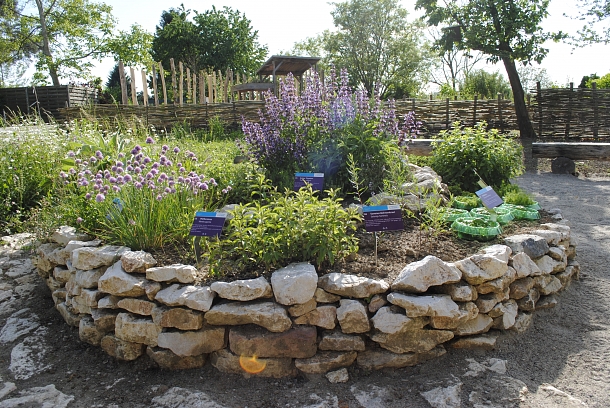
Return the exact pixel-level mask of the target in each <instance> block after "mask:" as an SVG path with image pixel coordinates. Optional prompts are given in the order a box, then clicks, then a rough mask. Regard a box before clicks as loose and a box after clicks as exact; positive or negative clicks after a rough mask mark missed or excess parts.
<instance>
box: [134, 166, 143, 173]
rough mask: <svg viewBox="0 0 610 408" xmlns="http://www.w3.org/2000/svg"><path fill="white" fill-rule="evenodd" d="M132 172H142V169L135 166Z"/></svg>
mask: <svg viewBox="0 0 610 408" xmlns="http://www.w3.org/2000/svg"><path fill="white" fill-rule="evenodd" d="M133 172H134V173H136V174H140V173H142V169H141V168H140V167H136V168H135V169H133Z"/></svg>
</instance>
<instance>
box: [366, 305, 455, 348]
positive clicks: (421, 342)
mask: <svg viewBox="0 0 610 408" xmlns="http://www.w3.org/2000/svg"><path fill="white" fill-rule="evenodd" d="M382 309H383V308H382ZM452 338H453V332H451V331H448V330H427V329H412V330H403V331H400V332H397V333H395V334H386V333H376V334H374V335H372V336H371V340H373V341H376V342H377V343H379V345H380V346H381V347H383V348H384V349H386V350H390V351H392V352H394V353H399V354H402V353H423V352H426V351H429V350H432V349H433V348H434V347H436V346H438V345H439V344H441V343H444V342H446V341H448V340H451V339H452Z"/></svg>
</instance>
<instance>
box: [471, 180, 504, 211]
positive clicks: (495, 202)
mask: <svg viewBox="0 0 610 408" xmlns="http://www.w3.org/2000/svg"><path fill="white" fill-rule="evenodd" d="M475 193H476V195H477V196H478V197H479V198H480V199H481V201H482V202H483V205H484V206H485V207H487V208H488V209H490V210H491V209H492V208H496V207H497V206H499V205H501V204H502V203H504V201H502V198H500V196H499V195H498V193H496V192H495V191H494V189H493V188H491V187H490V186H487V187H485V188H483V189H481V190H479V191H476V192H475Z"/></svg>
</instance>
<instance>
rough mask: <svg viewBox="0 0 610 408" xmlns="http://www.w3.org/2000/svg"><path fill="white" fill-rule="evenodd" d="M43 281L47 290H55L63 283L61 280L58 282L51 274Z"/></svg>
mask: <svg viewBox="0 0 610 408" xmlns="http://www.w3.org/2000/svg"><path fill="white" fill-rule="evenodd" d="M45 283H46V284H47V287H48V288H49V290H50V291H51V292H54V291H56V290H57V289H60V288H61V287H62V286H63V285H62V284H61V282H59V281H58V280H57V279H55V278H54V277H52V276H49V277H48V278H47V279H46V280H45Z"/></svg>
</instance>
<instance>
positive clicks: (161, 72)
mask: <svg viewBox="0 0 610 408" xmlns="http://www.w3.org/2000/svg"><path fill="white" fill-rule="evenodd" d="M159 75H160V76H161V87H162V88H163V105H167V87H166V86H165V71H163V64H162V63H161V61H159Z"/></svg>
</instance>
